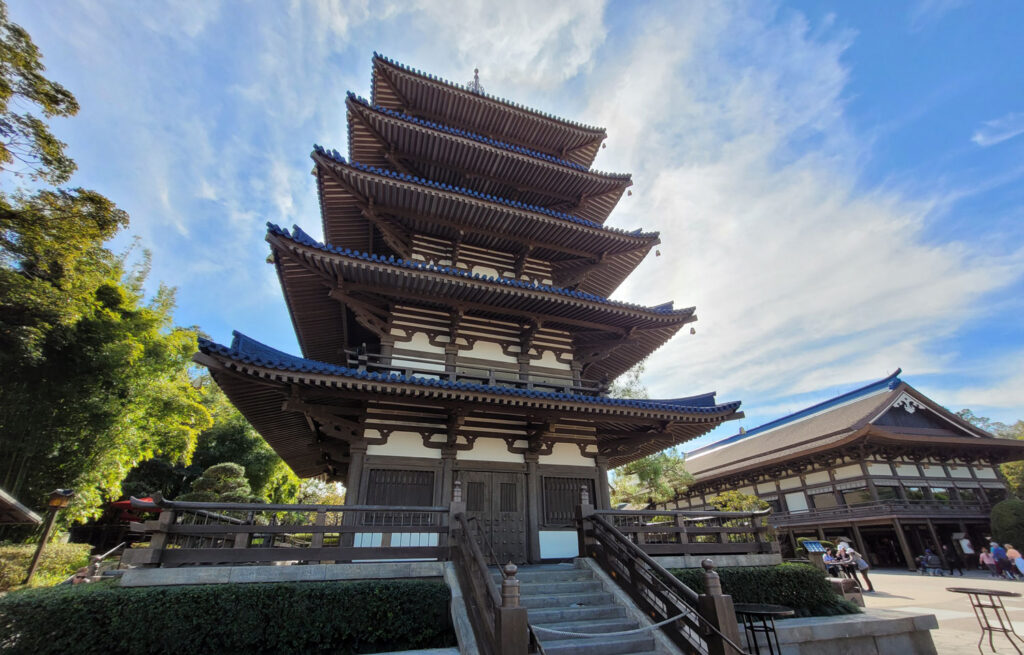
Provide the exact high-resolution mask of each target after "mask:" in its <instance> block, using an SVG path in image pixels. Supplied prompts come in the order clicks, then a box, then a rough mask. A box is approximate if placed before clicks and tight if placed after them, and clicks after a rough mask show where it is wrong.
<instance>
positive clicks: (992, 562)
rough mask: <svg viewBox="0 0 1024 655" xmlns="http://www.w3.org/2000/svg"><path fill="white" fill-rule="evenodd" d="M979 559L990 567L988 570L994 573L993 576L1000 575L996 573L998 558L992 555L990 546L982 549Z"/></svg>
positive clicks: (986, 566)
mask: <svg viewBox="0 0 1024 655" xmlns="http://www.w3.org/2000/svg"><path fill="white" fill-rule="evenodd" d="M978 561H979V562H980V563H981V564H982V565H983V566H985V568H987V569H988V572H989V573H991V574H992V577H993V578H996V577H999V576H998V574H997V573H996V558H995V557H992V553H990V552H988V548H982V549H981V554H980V555H978Z"/></svg>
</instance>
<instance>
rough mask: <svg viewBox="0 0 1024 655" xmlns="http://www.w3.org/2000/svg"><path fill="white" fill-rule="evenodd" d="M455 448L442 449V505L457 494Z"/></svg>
mask: <svg viewBox="0 0 1024 655" xmlns="http://www.w3.org/2000/svg"><path fill="white" fill-rule="evenodd" d="M456 452H457V451H456V450H455V449H454V448H442V449H441V503H442V504H443V503H444V501H445V499H446V498H451V497H452V494H453V493H455V454H456Z"/></svg>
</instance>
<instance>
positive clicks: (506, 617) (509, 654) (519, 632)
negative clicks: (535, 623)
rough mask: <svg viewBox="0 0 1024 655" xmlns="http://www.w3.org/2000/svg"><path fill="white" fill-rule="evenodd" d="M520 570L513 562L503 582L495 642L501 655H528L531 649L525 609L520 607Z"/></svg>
mask: <svg viewBox="0 0 1024 655" xmlns="http://www.w3.org/2000/svg"><path fill="white" fill-rule="evenodd" d="M518 570H519V567H517V566H516V565H515V564H513V563H512V562H509V563H508V564H506V565H505V569H504V577H503V579H502V581H501V607H499V608H498V615H497V619H498V620H497V625H495V626H494V628H495V630H494V634H495V637H496V639H495V642H497V644H496V645H497V648H498V653H499V655H526V654H527V652H529V649H530V629H529V621H528V617H527V610H526V608H525V607H520V606H519V580H517V579H516V572H517V571H518Z"/></svg>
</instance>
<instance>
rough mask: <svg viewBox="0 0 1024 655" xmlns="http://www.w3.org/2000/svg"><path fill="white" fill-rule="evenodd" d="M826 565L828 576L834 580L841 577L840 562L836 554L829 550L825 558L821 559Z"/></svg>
mask: <svg viewBox="0 0 1024 655" xmlns="http://www.w3.org/2000/svg"><path fill="white" fill-rule="evenodd" d="M821 559H822V561H823V562H824V563H825V568H826V569H827V570H828V574H829V575H830V576H831V577H833V578H838V577H839V560H838V559H837V558H836V556H835V553H833V552H832V549H831V548H829V549H827V550H825V556H824V557H822V558H821Z"/></svg>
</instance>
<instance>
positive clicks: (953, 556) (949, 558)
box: [942, 544, 964, 578]
mask: <svg viewBox="0 0 1024 655" xmlns="http://www.w3.org/2000/svg"><path fill="white" fill-rule="evenodd" d="M942 554H943V556H945V558H946V564H948V565H949V576H950V577H953V570H954V569H956V570H957V571H960V577H961V578H962V577H964V563H963V560H961V559H960V553H958V552H956V548H950V547H949V546H947V545H946V544H942Z"/></svg>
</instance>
